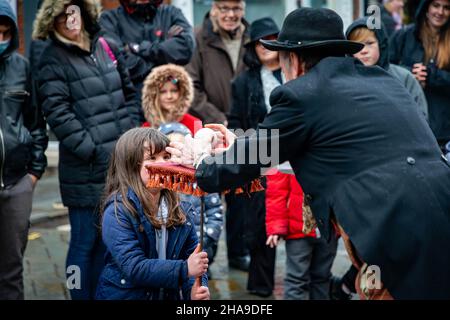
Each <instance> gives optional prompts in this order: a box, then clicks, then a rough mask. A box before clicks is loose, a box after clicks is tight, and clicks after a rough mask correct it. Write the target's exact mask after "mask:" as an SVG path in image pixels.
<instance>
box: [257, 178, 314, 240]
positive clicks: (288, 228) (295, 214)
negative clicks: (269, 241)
mask: <svg viewBox="0 0 450 320" xmlns="http://www.w3.org/2000/svg"><path fill="white" fill-rule="evenodd" d="M302 204H303V190H302V188H301V186H300V184H299V183H298V182H297V179H296V178H295V176H294V175H293V174H287V173H281V172H279V171H277V172H276V174H274V175H268V176H267V190H266V232H267V235H268V236H269V235H273V234H277V235H280V236H283V237H284V238H285V239H298V238H304V237H316V232H315V230H313V231H311V232H310V233H309V234H307V235H305V234H304V233H303V232H302V229H303V216H302V212H303V210H302Z"/></svg>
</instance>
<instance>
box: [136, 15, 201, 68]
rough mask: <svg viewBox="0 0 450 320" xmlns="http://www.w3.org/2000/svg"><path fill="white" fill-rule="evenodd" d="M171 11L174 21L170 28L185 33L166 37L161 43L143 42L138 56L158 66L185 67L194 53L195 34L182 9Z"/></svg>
mask: <svg viewBox="0 0 450 320" xmlns="http://www.w3.org/2000/svg"><path fill="white" fill-rule="evenodd" d="M170 10H171V20H172V21H171V26H170V27H173V26H175V25H176V26H180V27H182V28H183V31H182V32H181V33H180V34H178V35H175V36H173V37H170V36H166V39H165V40H164V41H161V42H150V41H143V42H142V43H141V44H140V49H139V52H138V55H139V56H141V57H142V58H144V59H145V60H146V61H148V62H152V63H155V64H156V65H162V64H166V63H174V64H178V65H185V64H188V63H189V61H190V60H191V58H192V54H193V52H194V44H195V39H194V33H193V30H192V27H191V25H190V24H189V22H188V21H187V20H186V18H185V17H184V15H183V13H182V12H181V10H180V9H178V8H176V7H171V8H170Z"/></svg>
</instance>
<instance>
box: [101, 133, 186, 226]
mask: <svg viewBox="0 0 450 320" xmlns="http://www.w3.org/2000/svg"><path fill="white" fill-rule="evenodd" d="M169 142H170V141H169V139H168V138H167V137H166V136H164V135H163V134H162V133H160V132H159V131H157V130H155V129H151V128H135V129H131V130H128V131H127V132H125V133H124V134H123V135H122V136H121V137H120V139H119V140H118V141H117V143H116V146H115V148H114V152H113V154H112V157H111V162H110V166H109V169H108V174H107V178H106V186H105V199H104V201H103V207H102V210H101V212H102V213H103V211H104V209H105V204H106V202H107V201H109V200H110V199H111V197H113V198H114V206H115V209H116V210H117V205H118V203H117V197H118V196H120V197H121V198H122V199H121V202H122V203H123V205H124V206H125V208H126V209H127V210H128V211H129V212H130V213H131V214H132V215H133V216H134V217H135V218H137V217H138V213H137V210H136V207H135V206H134V205H133V204H132V203H131V202H130V200H129V199H128V197H127V194H128V190H129V189H130V188H131V189H132V190H133V191H134V193H136V195H137V197H138V199H139V201H140V203H141V204H142V207H143V209H144V213H145V215H146V216H147V217H148V219H149V220H150V222H151V224H152V225H153V226H155V227H156V228H160V227H161V225H162V221H161V220H160V219H159V218H158V216H157V215H158V208H159V203H155V198H154V196H153V195H152V194H151V193H150V191H149V190H148V189H147V188H146V186H145V185H144V184H143V183H142V180H141V175H140V169H141V165H142V162H143V161H144V153H145V151H146V149H147V150H148V151H149V152H150V154H158V153H160V152H162V151H164V150H165V148H166V147H167V146H168V145H169ZM162 198H165V199H166V201H167V206H168V209H169V215H168V220H167V223H166V226H167V227H168V228H170V227H172V226H176V225H180V224H183V223H184V222H185V221H186V216H185V214H184V213H183V211H182V210H181V208H180V206H179V200H178V196H177V194H176V193H175V192H173V191H169V190H167V189H163V190H161V196H160V201H161V199H162Z"/></svg>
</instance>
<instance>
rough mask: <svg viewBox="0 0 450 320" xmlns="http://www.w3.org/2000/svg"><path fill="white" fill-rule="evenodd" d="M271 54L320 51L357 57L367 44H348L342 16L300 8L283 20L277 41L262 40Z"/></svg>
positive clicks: (350, 42) (323, 9) (351, 42)
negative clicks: (272, 52) (356, 54)
mask: <svg viewBox="0 0 450 320" xmlns="http://www.w3.org/2000/svg"><path fill="white" fill-rule="evenodd" d="M259 41H261V43H262V44H263V45H264V47H266V48H267V49H269V50H272V51H280V50H284V51H303V50H306V49H307V50H312V49H314V50H317V51H320V52H324V53H329V54H330V55H344V54H354V53H357V52H358V51H361V50H362V48H363V47H364V45H363V44H362V43H359V42H355V41H348V40H346V38H345V36H344V24H343V22H342V19H341V17H339V15H338V14H337V13H336V12H334V11H333V10H330V9H325V8H320V9H313V8H300V9H296V10H294V11H293V12H291V13H290V14H289V15H288V16H287V17H286V19H285V20H284V23H283V27H282V28H281V31H280V33H279V35H278V39H277V40H259Z"/></svg>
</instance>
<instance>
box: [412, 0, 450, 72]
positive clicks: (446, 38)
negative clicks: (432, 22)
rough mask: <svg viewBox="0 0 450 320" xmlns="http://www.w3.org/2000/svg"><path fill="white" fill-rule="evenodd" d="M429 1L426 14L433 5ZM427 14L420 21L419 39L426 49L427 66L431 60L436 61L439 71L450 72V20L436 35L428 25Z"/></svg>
mask: <svg viewBox="0 0 450 320" xmlns="http://www.w3.org/2000/svg"><path fill="white" fill-rule="evenodd" d="M432 2H433V1H429V3H428V5H427V6H426V9H425V12H427V11H428V8H429V7H430V5H431V3H432ZM427 20H428V19H427V17H426V13H425V14H423V15H422V17H421V19H420V29H419V37H420V40H421V41H422V45H423V48H424V49H425V61H424V63H425V64H428V62H429V61H430V60H431V59H434V60H435V61H436V65H437V66H438V68H439V69H443V70H450V20H449V21H447V23H446V24H445V25H444V26H443V27H442V28H441V29H440V30H439V33H438V34H437V35H434V34H433V32H432V30H431V28H430V26H429V25H428V21H427Z"/></svg>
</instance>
